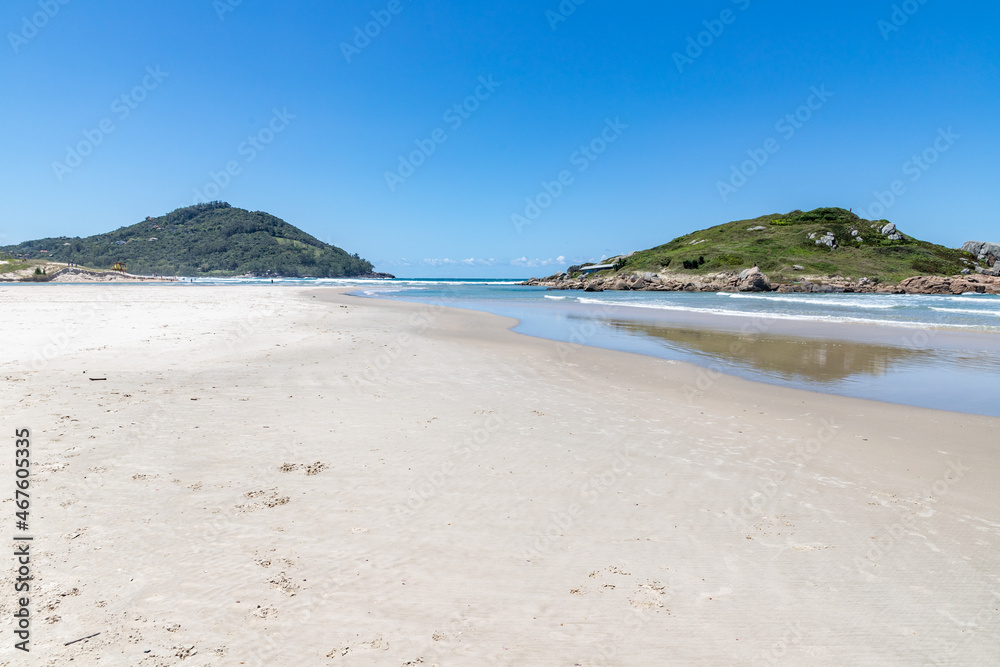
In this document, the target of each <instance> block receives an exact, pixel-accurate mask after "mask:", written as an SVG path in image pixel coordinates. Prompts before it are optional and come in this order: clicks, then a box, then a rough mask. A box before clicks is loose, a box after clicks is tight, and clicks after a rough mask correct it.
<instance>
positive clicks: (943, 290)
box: [522, 267, 1000, 294]
mask: <svg viewBox="0 0 1000 667" xmlns="http://www.w3.org/2000/svg"><path fill="white" fill-rule="evenodd" d="M522 284H524V285H536V286H541V287H548V288H549V289H550V290H583V291H586V292H603V291H605V290H609V291H626V290H636V291H646V292H781V293H793V292H796V293H804V294H832V293H843V294H963V293H966V292H970V293H976V294H1000V278H998V277H993V276H977V275H967V276H953V277H947V276H917V277H914V278H908V279H906V280H904V281H903V282H901V283H899V284H895V283H881V282H879V281H878V280H873V279H871V278H861V279H859V280H849V279H847V278H842V277H839V276H834V277H830V278H809V277H805V278H804V279H802V280H798V281H796V282H794V283H785V284H781V285H777V286H775V285H773V284H772V283H771V281H770V279H769V278H768V277H767V276H766V275H764V273H762V272H761V270H760V269H759V268H757V267H753V268H750V269H746V270H744V271H742V272H740V273H736V272H726V273H716V274H707V275H690V274H683V273H667V274H656V273H621V274H611V275H606V276H581V277H577V278H571V277H570V276H569V275H567V274H565V273H560V274H558V275H555V276H552V277H550V278H541V279H539V278H532V279H531V280H528V281H526V282H524V283H522Z"/></svg>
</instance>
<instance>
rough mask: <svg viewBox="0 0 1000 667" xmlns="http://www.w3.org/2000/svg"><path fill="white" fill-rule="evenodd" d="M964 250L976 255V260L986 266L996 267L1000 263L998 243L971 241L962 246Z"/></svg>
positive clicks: (999, 245) (999, 246)
mask: <svg viewBox="0 0 1000 667" xmlns="http://www.w3.org/2000/svg"><path fill="white" fill-rule="evenodd" d="M962 250H964V251H965V252H967V253H969V254H970V255H975V256H976V259H978V260H979V261H980V262H983V263H984V264H986V266H990V267H992V266H996V264H997V262H1000V244H997V243H983V242H982V241H969V242H967V243H966V244H965V245H963V246H962Z"/></svg>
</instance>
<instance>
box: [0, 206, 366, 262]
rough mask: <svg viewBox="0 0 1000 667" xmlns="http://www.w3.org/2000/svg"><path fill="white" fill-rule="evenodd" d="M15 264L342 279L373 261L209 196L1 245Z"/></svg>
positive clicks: (270, 216) (254, 212) (267, 217)
mask: <svg viewBox="0 0 1000 667" xmlns="http://www.w3.org/2000/svg"><path fill="white" fill-rule="evenodd" d="M0 252H2V253H4V255H6V256H9V257H10V258H11V259H10V262H11V264H10V265H9V266H5V267H4V269H5V270H12V269H13V266H14V265H15V264H16V265H18V266H30V262H31V261H37V260H46V261H50V262H60V263H73V264H76V265H83V266H88V267H91V268H93V269H98V270H108V269H111V268H112V267H113V266H114V265H115V264H116V263H118V262H121V263H124V264H125V265H126V266H127V267H128V271H129V273H141V274H154V273H155V274H157V275H168V276H169V275H173V276H237V275H254V276H275V277H277V276H284V277H314V278H340V277H352V276H361V275H368V274H371V273H372V269H373V267H372V264H371V263H370V262H368V261H366V260H364V259H362V258H361V257H359V256H358V255H357V254H353V255H352V254H349V253H348V252H347V251H345V250H343V249H341V248H338V247H336V246H333V245H330V244H328V243H324V242H323V241H320V240H319V239H317V238H315V237H313V236H310V235H309V234H307V233H306V232H304V231H302V230H301V229H298V228H297V227H295V226H293V225H291V224H289V223H287V222H285V221H284V220H281V219H280V218H276V217H275V216H273V215H270V214H268V213H264V212H261V211H246V210H244V209H240V208H234V207H232V206H230V205H229V204H228V203H226V202H210V203H208V204H198V205H195V206H188V207H186V208H179V209H177V210H175V211H172V212H171V213H168V214H166V215H163V216H160V217H155V218H154V217H148V218H146V219H145V220H144V221H142V222H139V223H136V224H134V225H129V226H127V227H121V228H119V229H117V230H115V231H113V232H108V233H105V234H97V235H94V236H88V237H85V238H80V237H65V236H63V237H58V238H47V239H38V240H35V241H25V242H24V243H20V244H18V245H14V246H6V247H4V248H0Z"/></svg>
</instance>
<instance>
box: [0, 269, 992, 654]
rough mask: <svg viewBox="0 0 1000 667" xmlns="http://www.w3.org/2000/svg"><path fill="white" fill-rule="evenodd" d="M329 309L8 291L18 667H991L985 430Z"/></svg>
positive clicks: (7, 581) (368, 306)
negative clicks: (26, 455) (22, 510)
mask: <svg viewBox="0 0 1000 667" xmlns="http://www.w3.org/2000/svg"><path fill="white" fill-rule="evenodd" d="M342 292H343V290H336V289H299V288H290V287H279V286H273V287H272V286H253V287H223V286H180V285H174V286H167V285H160V286H157V285H128V286H126V285H121V286H109V285H38V286H34V285H18V286H6V285H3V286H0V307H2V312H3V317H2V318H0V338H2V340H3V345H2V346H0V375H2V377H3V382H4V391H3V393H2V395H0V406H2V411H0V415H2V416H0V423H2V429H0V433H2V434H3V435H4V436H5V437H6V438H7V440H6V445H5V446H7V447H8V455H7V456H4V457H2V463H0V480H2V483H3V486H4V488H5V489H7V490H6V491H5V492H4V494H3V497H4V503H3V506H4V507H6V508H7V516H8V519H7V521H8V523H7V528H6V530H5V533H6V534H7V536H8V542H9V540H10V538H12V537H13V536H14V535H16V534H18V531H16V530H15V527H14V521H15V519H14V512H15V508H14V504H13V499H12V495H13V486H14V480H15V477H14V457H13V456H12V455H10V454H11V453H12V452H11V451H10V450H13V448H14V442H15V437H14V433H15V429H23V428H27V429H30V430H31V435H32V437H31V442H32V444H31V449H32V461H31V477H30V479H31V482H32V486H31V491H32V497H31V501H32V502H31V520H30V530H29V531H28V534H30V535H32V536H33V537H34V541H33V543H32V556H33V558H32V564H31V567H32V572H33V574H34V576H35V579H34V580H33V582H32V591H31V605H30V610H31V614H32V616H31V619H32V624H31V653H30V654H28V655H25V654H23V653H22V652H20V651H16V650H15V649H14V648H13V642H12V641H11V634H10V631H9V630H7V631H6V632H5V636H6V638H7V639H6V640H5V641H4V642H3V644H2V645H0V664H4V665H23V664H31V665H68V664H74V665H129V666H135V665H138V666H143V667H146V666H149V667H152V666H154V665H184V666H185V667H186V666H188V665H191V666H198V665H206V666H207V665H392V666H402V665H428V666H430V665H543V666H547V665H553V666H567V667H572V666H576V665H580V666H594V665H668V664H677V665H771V664H774V665H805V664H809V665H914V664H932V665H934V664H941V665H944V664H947V665H985V664H997V663H1000V484H998V480H1000V435H998V434H1000V419H995V418H989V417H978V416H971V415H962V414H956V413H949V412H942V411H934V410H926V409H919V408H912V407H903V406H896V405H891V404H886V403H876V402H869V401H863V400H859V399H851V398H842V397H837V396H830V395H824V394H819V393H811V392H805V391H799V390H794V389H785V388H780V387H774V386H769V385H764V384H758V383H753V382H748V381H744V380H739V379H734V378H730V377H726V376H715V375H712V374H709V373H707V372H706V371H704V370H702V369H699V368H697V367H694V366H690V365H686V364H683V363H677V362H670V361H666V360H660V359H654V358H649V357H643V356H639V355H633V354H626V353H619V352H613V351H608V350H601V349H595V348H588V347H583V346H568V345H566V344H560V343H555V342H551V341H546V340H542V339H536V338H531V337H527V336H523V335H520V334H517V333H514V332H512V331H510V330H509V328H510V327H511V326H512V325H513V324H514V321H513V320H509V319H505V318H501V317H497V316H494V315H490V314H485V313H478V312H472V311H463V310H453V309H445V308H439V307H434V306H427V305H419V304H412V303H402V302H390V301H381V300H372V299H361V298H356V297H352V296H347V295H345V294H343V293H342ZM97 378H105V379H97ZM928 390H929V391H930V390H932V388H928ZM15 576H16V575H15V571H14V565H13V561H12V559H8V565H7V566H5V567H4V568H3V571H2V579H3V584H2V588H3V590H4V591H5V593H4V594H3V595H0V614H2V615H3V616H4V617H5V618H7V619H8V621H7V624H8V625H7V626H6V627H9V624H10V621H9V619H11V614H12V613H13V611H14V608H15V604H16V596H15V594H14V592H13V590H14V588H13V586H14V578H15ZM93 633H99V634H97V635H96V636H94V637H92V638H90V639H86V640H84V641H81V642H77V643H73V644H70V645H68V646H66V645H65V644H66V642H70V641H72V640H75V639H78V638H81V637H85V636H88V635H91V634H93Z"/></svg>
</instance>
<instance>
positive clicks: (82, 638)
mask: <svg viewBox="0 0 1000 667" xmlns="http://www.w3.org/2000/svg"><path fill="white" fill-rule="evenodd" d="M99 634H101V633H100V632H95V633H94V634H92V635H87V636H86V637H80V638H79V639H74V640H73V641H71V642H66V643H65V644H63V646H69V645H70V644H75V643H77V642H82V641H83V640H84V639H90V638H91V637H96V636H97V635H99Z"/></svg>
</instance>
